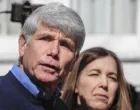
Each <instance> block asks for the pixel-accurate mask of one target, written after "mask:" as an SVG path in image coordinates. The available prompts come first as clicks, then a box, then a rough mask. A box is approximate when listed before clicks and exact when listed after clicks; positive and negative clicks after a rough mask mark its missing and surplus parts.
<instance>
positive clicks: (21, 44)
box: [18, 34, 26, 56]
mask: <svg viewBox="0 0 140 110" xmlns="http://www.w3.org/2000/svg"><path fill="white" fill-rule="evenodd" d="M18 46H19V49H18V50H19V56H23V55H24V51H25V49H26V40H25V36H24V35H23V34H21V35H20V37H19V40H18Z"/></svg>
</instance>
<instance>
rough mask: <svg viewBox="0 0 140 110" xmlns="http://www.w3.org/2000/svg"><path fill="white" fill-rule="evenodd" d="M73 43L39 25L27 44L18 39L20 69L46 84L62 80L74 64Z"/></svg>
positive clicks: (48, 28)
mask: <svg viewBox="0 0 140 110" xmlns="http://www.w3.org/2000/svg"><path fill="white" fill-rule="evenodd" d="M74 51H75V42H74V41H73V40H72V39H70V38H68V37H66V36H65V35H64V33H63V32H62V31H60V30H59V29H56V28H52V27H47V26H44V25H43V24H40V25H39V27H38V28H37V30H36V32H35V33H34V34H33V35H32V37H31V39H30V41H29V43H27V42H25V39H24V36H21V37H20V39H19V54H20V56H23V60H22V64H21V66H20V67H21V69H22V70H23V71H24V72H25V71H28V72H26V74H30V75H32V76H33V77H35V79H37V80H39V81H41V82H43V83H46V84H57V83H58V82H59V81H61V80H63V79H64V78H65V76H66V75H67V74H68V72H69V71H70V69H71V66H72V65H73V64H72V63H73V62H74Z"/></svg>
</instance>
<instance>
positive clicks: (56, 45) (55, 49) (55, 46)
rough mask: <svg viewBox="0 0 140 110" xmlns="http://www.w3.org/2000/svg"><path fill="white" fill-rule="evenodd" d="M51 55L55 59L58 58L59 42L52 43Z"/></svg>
mask: <svg viewBox="0 0 140 110" xmlns="http://www.w3.org/2000/svg"><path fill="white" fill-rule="evenodd" d="M49 51H50V52H49V54H50V55H51V56H53V57H55V58H58V55H59V52H60V49H59V41H58V40H54V41H52V42H51V45H50V49H49Z"/></svg>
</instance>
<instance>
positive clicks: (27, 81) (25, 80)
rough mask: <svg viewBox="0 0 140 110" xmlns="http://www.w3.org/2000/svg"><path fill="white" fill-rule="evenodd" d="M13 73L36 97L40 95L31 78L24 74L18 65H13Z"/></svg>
mask: <svg viewBox="0 0 140 110" xmlns="http://www.w3.org/2000/svg"><path fill="white" fill-rule="evenodd" d="M11 72H12V73H13V75H14V76H15V77H16V78H17V80H18V81H19V82H20V83H21V84H22V85H23V86H24V87H25V88H26V89H28V90H29V91H30V92H31V93H32V94H33V95H34V96H37V94H38V93H39V90H38V88H37V87H36V86H35V85H34V84H33V83H32V82H31V80H30V79H29V77H28V76H27V75H26V74H25V73H24V72H22V71H21V70H20V68H19V67H18V66H17V65H16V64H14V65H13V67H12V69H11Z"/></svg>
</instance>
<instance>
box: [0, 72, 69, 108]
mask: <svg viewBox="0 0 140 110" xmlns="http://www.w3.org/2000/svg"><path fill="white" fill-rule="evenodd" d="M44 105H45V106H44ZM0 110H68V108H67V106H66V105H65V104H64V103H63V101H62V100H61V99H60V98H57V99H55V100H54V101H53V103H51V104H50V102H49V103H47V102H43V103H42V101H40V100H39V99H38V98H36V97H35V96H33V95H32V94H31V93H30V92H29V91H28V90H27V89H26V88H25V87H24V86H23V85H22V84H21V83H20V82H19V81H18V80H17V79H16V78H15V76H14V75H13V74H12V73H11V71H9V73H8V74H6V75H5V76H0Z"/></svg>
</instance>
